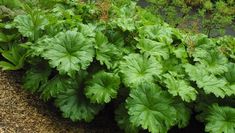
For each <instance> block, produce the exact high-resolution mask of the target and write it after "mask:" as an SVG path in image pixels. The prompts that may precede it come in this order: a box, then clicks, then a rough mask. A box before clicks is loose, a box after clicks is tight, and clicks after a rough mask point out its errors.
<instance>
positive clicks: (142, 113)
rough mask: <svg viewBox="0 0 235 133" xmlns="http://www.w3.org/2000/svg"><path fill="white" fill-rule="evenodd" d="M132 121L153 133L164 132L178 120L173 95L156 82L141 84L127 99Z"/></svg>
mask: <svg viewBox="0 0 235 133" xmlns="http://www.w3.org/2000/svg"><path fill="white" fill-rule="evenodd" d="M126 103H127V105H126V107H127V109H128V114H129V115H130V121H131V123H133V124H134V125H135V126H137V127H138V126H141V127H142V128H143V129H148V131H149V132H152V133H159V132H160V133H164V132H167V130H168V129H169V128H170V127H171V126H173V125H174V124H175V122H176V120H177V117H176V116H177V113H176V110H175V108H174V107H173V106H172V103H173V99H172V98H171V96H170V95H169V94H168V93H166V92H164V91H161V90H160V88H159V87H157V86H156V85H154V84H147V83H145V84H141V85H140V86H139V87H138V88H136V89H132V90H131V92H130V95H129V98H128V99H127V100H126Z"/></svg>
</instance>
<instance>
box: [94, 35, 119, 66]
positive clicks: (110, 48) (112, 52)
mask: <svg viewBox="0 0 235 133" xmlns="http://www.w3.org/2000/svg"><path fill="white" fill-rule="evenodd" d="M95 39H96V45H95V49H96V59H97V60H98V61H100V64H102V65H103V64H105V65H106V66H107V68H109V69H110V68H113V67H114V66H115V65H114V63H115V61H117V60H118V59H120V58H121V57H122V52H121V50H119V49H118V48H117V47H116V46H115V45H114V44H111V43H109V42H108V38H107V37H106V36H105V35H104V34H102V33H101V32H98V33H97V34H96V38H95Z"/></svg>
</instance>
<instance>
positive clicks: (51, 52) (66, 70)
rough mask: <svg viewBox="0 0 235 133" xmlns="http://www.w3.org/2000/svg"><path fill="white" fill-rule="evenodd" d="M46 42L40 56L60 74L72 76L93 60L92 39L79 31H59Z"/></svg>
mask: <svg viewBox="0 0 235 133" xmlns="http://www.w3.org/2000/svg"><path fill="white" fill-rule="evenodd" d="M47 43H48V44H47V45H44V47H45V51H44V52H43V53H42V56H43V57H44V58H45V59H48V60H49V63H50V65H51V66H52V67H56V68H57V70H58V71H59V72H60V73H61V74H68V75H69V76H73V75H74V74H75V73H76V72H78V71H80V70H85V69H86V68H87V67H88V66H89V64H90V63H91V62H92V60H93V56H94V49H93V45H92V44H93V41H92V39H89V38H86V37H85V36H84V35H83V34H81V33H79V32H76V31H67V32H60V33H59V34H58V35H56V36H55V37H54V38H52V39H50V40H48V42H47Z"/></svg>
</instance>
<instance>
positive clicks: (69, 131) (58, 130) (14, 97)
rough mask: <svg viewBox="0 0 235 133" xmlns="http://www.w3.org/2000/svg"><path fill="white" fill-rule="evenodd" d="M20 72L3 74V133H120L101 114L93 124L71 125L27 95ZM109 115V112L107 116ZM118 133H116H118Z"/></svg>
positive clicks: (0, 118) (0, 110) (50, 107)
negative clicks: (21, 84) (22, 86)
mask: <svg viewBox="0 0 235 133" xmlns="http://www.w3.org/2000/svg"><path fill="white" fill-rule="evenodd" d="M20 75H21V72H17V73H15V72H14V73H12V72H2V71H0V92H1V93H0V133H39V132H41V133H44V132H46V133H75V132H76V133H92V132H94V133H110V132H112V133H118V132H120V131H119V130H118V129H117V127H115V125H112V123H114V122H112V121H111V122H110V120H109V117H108V116H107V115H109V114H106V118H105V114H104V113H103V114H102V113H101V115H100V116H98V117H97V119H96V120H95V121H94V122H92V123H91V124H84V123H72V122H71V121H70V120H67V119H64V118H62V117H61V115H60V114H59V113H58V112H57V111H56V110H55V108H53V105H52V104H50V103H49V104H45V103H44V102H43V101H42V100H40V99H39V97H38V96H36V95H35V94H30V93H29V92H26V91H24V90H23V89H22V88H21V86H20V84H19V82H20V81H21V76H20ZM106 113H107V112H106ZM115 131H116V132H115Z"/></svg>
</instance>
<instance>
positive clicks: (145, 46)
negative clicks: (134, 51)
mask: <svg viewBox="0 0 235 133" xmlns="http://www.w3.org/2000/svg"><path fill="white" fill-rule="evenodd" d="M136 47H137V48H139V49H140V50H141V52H143V53H146V54H149V55H153V56H156V57H162V58H163V59H168V58H169V52H170V51H169V49H168V46H167V45H166V44H164V43H162V42H157V41H153V40H151V39H140V40H139V43H138V44H137V46H136Z"/></svg>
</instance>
